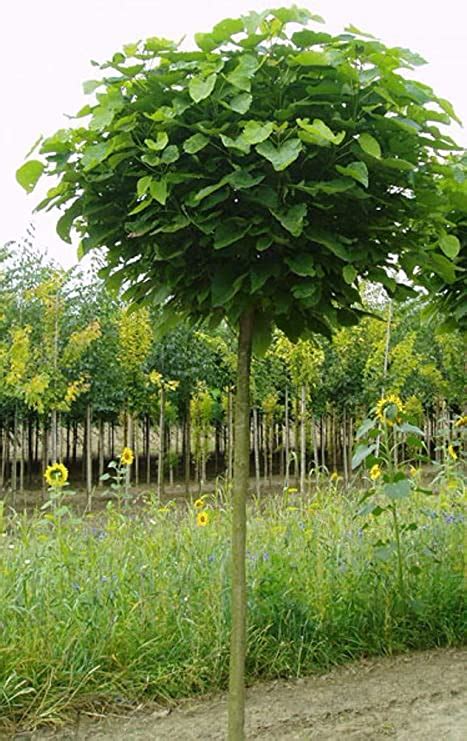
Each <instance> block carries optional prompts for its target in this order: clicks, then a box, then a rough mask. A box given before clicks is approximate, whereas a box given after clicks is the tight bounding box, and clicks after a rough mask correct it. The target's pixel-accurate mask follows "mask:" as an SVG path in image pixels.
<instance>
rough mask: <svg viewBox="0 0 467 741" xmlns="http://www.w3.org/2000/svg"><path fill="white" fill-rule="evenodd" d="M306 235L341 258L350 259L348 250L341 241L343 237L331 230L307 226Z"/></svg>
mask: <svg viewBox="0 0 467 741" xmlns="http://www.w3.org/2000/svg"><path fill="white" fill-rule="evenodd" d="M307 237H308V238H309V239H312V240H313V241H314V242H317V243H318V244H322V245H323V247H326V249H328V250H329V251H330V252H332V253H333V255H336V257H339V258H340V259H341V260H350V259H351V255H350V253H349V250H348V249H347V247H346V246H345V244H344V242H343V240H344V237H339V236H337V235H335V234H333V233H332V232H328V231H327V230H326V229H319V228H318V227H309V228H308V229H307ZM347 241H349V240H347Z"/></svg>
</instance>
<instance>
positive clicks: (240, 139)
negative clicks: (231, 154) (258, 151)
mask: <svg viewBox="0 0 467 741" xmlns="http://www.w3.org/2000/svg"><path fill="white" fill-rule="evenodd" d="M220 138H221V141H222V144H223V145H224V147H227V148H228V149H238V150H240V152H243V153H244V154H250V148H251V146H250V144H248V142H247V141H246V139H245V138H244V136H243V134H240V136H237V138H236V139H231V137H230V136H226V135H225V134H221V135H220Z"/></svg>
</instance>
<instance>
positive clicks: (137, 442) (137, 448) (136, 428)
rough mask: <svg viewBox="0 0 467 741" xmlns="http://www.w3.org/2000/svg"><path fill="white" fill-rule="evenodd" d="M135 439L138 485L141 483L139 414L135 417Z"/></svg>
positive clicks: (136, 478) (136, 483) (136, 479)
mask: <svg viewBox="0 0 467 741" xmlns="http://www.w3.org/2000/svg"><path fill="white" fill-rule="evenodd" d="M133 439H134V444H133V448H134V453H135V485H136V486H138V484H139V416H138V415H136V418H135V426H134V431H133Z"/></svg>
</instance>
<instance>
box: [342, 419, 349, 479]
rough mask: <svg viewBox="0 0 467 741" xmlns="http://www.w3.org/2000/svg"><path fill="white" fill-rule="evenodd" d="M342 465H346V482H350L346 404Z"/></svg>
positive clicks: (343, 420) (343, 423) (343, 422)
mask: <svg viewBox="0 0 467 741" xmlns="http://www.w3.org/2000/svg"><path fill="white" fill-rule="evenodd" d="M342 465H343V467H344V483H345V485H346V486H348V483H349V466H348V459H347V409H346V407H345V406H344V416H343V417H342Z"/></svg>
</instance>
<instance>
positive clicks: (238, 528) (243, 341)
mask: <svg viewBox="0 0 467 741" xmlns="http://www.w3.org/2000/svg"><path fill="white" fill-rule="evenodd" d="M253 325H254V320H253V312H252V311H247V312H245V313H244V314H243V315H242V317H241V318H240V332H239V338H238V351H237V398H236V404H235V458H234V480H233V491H232V632H231V638H230V673H229V702H228V715H229V722H228V728H229V731H228V738H229V741H243V739H244V737H245V734H244V726H245V653H246V568H245V560H246V558H245V556H246V552H245V551H246V496H247V492H248V480H249V473H250V451H249V442H250V433H249V427H250V367H251V346H252V339H253Z"/></svg>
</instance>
